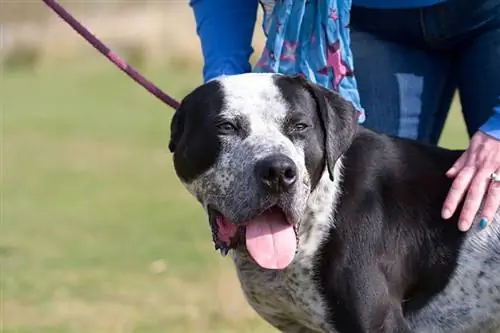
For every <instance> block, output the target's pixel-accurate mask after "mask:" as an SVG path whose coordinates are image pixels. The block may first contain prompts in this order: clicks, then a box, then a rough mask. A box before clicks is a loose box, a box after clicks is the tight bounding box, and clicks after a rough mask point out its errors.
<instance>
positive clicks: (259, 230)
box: [246, 210, 297, 269]
mask: <svg viewBox="0 0 500 333" xmlns="http://www.w3.org/2000/svg"><path fill="white" fill-rule="evenodd" d="M246 245H247V250H248V252H250V255H251V256H252V258H253V259H254V260H255V261H256V262H257V264H259V265H260V266H261V267H263V268H267V269H283V268H286V267H287V266H288V265H289V264H290V263H291V262H292V260H293V257H294V256H295V250H296V249H297V241H296V238H295V231H294V230H293V227H292V226H291V225H290V224H289V223H288V222H287V221H286V219H285V216H284V215H283V213H282V212H280V211H276V210H272V211H267V212H265V213H264V214H262V215H260V216H259V217H257V218H256V219H255V220H252V221H249V222H248V224H247V230H246Z"/></svg>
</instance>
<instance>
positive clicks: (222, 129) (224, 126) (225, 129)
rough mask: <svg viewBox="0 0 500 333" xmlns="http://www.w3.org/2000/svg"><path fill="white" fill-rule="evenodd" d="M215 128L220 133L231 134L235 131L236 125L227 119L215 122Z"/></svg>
mask: <svg viewBox="0 0 500 333" xmlns="http://www.w3.org/2000/svg"><path fill="white" fill-rule="evenodd" d="M217 128H218V129H219V133H221V134H233V133H235V132H236V131H237V129H236V125H234V124H232V123H230V122H229V121H224V122H221V123H219V124H217Z"/></svg>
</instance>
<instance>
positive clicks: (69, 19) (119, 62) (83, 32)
mask: <svg viewBox="0 0 500 333" xmlns="http://www.w3.org/2000/svg"><path fill="white" fill-rule="evenodd" d="M42 1H43V2H45V4H46V5H47V6H49V7H50V8H51V9H52V10H53V11H54V12H56V14H57V15H59V17H61V18H62V19H63V20H64V21H66V23H68V24H69V25H70V26H71V27H72V28H73V29H74V30H75V31H76V32H78V34H80V36H82V37H83V38H85V40H86V41H87V42H89V43H90V44H92V46H93V47H95V48H96V49H97V50H98V51H99V52H101V53H102V54H103V55H104V56H106V58H108V59H109V60H110V61H111V62H113V63H114V64H115V65H116V66H117V67H118V68H120V69H121V70H122V71H124V72H125V73H126V74H127V75H128V76H130V77H131V78H132V79H133V80H134V81H135V82H137V83H139V84H140V85H141V86H143V87H144V88H145V89H146V90H147V91H149V92H150V93H152V94H153V95H155V96H156V97H158V98H159V99H160V100H161V101H163V102H164V103H165V104H167V105H168V106H170V107H171V108H173V109H174V110H176V109H177V108H178V107H179V102H178V101H176V100H175V99H173V98H172V97H170V96H169V95H167V94H165V93H164V92H163V91H161V90H160V89H159V88H158V87H157V86H156V85H154V84H153V83H152V82H151V81H149V80H148V79H146V78H145V77H144V76H142V75H141V74H140V73H139V72H138V71H137V70H135V69H134V68H133V67H132V66H130V65H129V64H128V63H127V62H126V61H124V60H123V59H121V58H120V57H119V56H118V55H117V54H116V53H115V52H113V51H112V50H110V49H109V48H108V47H107V46H106V45H104V43H102V42H101V41H100V40H99V39H98V38H97V37H96V36H94V35H93V34H92V33H91V32H90V31H88V30H87V29H86V28H85V27H84V26H83V25H82V24H81V23H80V22H78V21H77V20H76V19H75V18H74V17H73V16H72V15H71V14H70V13H68V11H66V9H64V8H63V7H62V6H61V5H60V4H59V3H57V1H56V0H42Z"/></svg>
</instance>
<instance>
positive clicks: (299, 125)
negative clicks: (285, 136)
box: [292, 123, 309, 132]
mask: <svg viewBox="0 0 500 333" xmlns="http://www.w3.org/2000/svg"><path fill="white" fill-rule="evenodd" d="M308 127H309V125H307V124H305V123H297V124H295V125H294V126H293V129H292V130H293V131H294V132H302V131H303V130H305V129H306V128H308Z"/></svg>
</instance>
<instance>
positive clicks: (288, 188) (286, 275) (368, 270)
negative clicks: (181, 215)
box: [170, 74, 500, 333]
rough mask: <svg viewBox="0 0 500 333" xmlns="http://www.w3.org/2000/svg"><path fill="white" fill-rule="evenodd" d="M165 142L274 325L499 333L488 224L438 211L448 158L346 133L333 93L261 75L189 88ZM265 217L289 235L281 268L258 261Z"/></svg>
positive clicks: (497, 247) (499, 266)
mask: <svg viewBox="0 0 500 333" xmlns="http://www.w3.org/2000/svg"><path fill="white" fill-rule="evenodd" d="M170 148H171V150H172V151H173V152H174V164H175V168H176V171H177V174H178V176H179V178H180V179H181V181H182V182H183V183H184V184H185V186H186V187H187V188H188V189H189V190H190V191H191V193H193V195H195V196H196V197H197V198H198V200H199V201H200V202H201V203H202V205H203V206H204V208H205V209H206V210H207V213H208V214H209V217H210V223H211V226H212V232H213V235H214V241H215V243H216V246H217V247H220V248H221V251H223V253H226V252H227V251H228V250H229V249H233V258H234V262H235V265H236V269H237V273H238V277H239V279H240V282H241V286H242V289H243V291H244V293H245V296H246V298H247V300H248V302H249V303H250V305H251V306H252V307H253V308H254V309H255V311H256V312H257V313H258V314H259V315H260V316H261V317H263V318H264V319H265V320H267V321H268V322H269V323H271V324H272V325H274V326H275V327H276V328H278V329H279V330H281V331H283V332H289V333H293V332H318V333H319V332H340V333H357V332H360V333H361V332H432V333H434V332H435V333H438V332H439V333H441V332H442V333H445V332H450V333H468V332H471V333H475V332H477V333H479V332H482V333H497V331H498V330H500V216H499V215H498V214H497V216H496V219H495V221H492V223H491V224H490V226H489V227H488V228H486V229H485V230H479V228H478V226H477V223H476V224H475V225H474V226H473V228H472V229H471V230H470V231H469V232H467V233H462V232H460V231H458V229H457V226H456V225H457V221H456V216H457V214H455V216H454V217H453V218H452V219H450V220H449V221H445V220H442V219H441V217H440V208H441V205H442V203H443V201H444V198H445V196H446V194H447V192H448V190H449V188H450V185H451V181H450V180H449V179H448V178H446V176H445V175H444V174H445V172H446V170H448V169H449V168H450V167H451V165H452V164H453V163H454V161H455V160H456V159H457V158H458V156H459V155H460V152H459V151H448V150H444V149H440V148H435V147H430V146H423V145H420V144H417V143H415V142H412V141H408V140H402V139H396V138H391V137H387V136H384V135H379V134H375V133H373V132H371V131H368V130H366V129H363V128H361V127H359V128H358V126H357V125H356V114H355V111H354V110H353V109H352V106H350V105H349V104H348V103H346V102H345V101H344V100H342V99H341V98H340V97H339V96H338V95H336V94H334V93H331V92H328V91H326V90H324V89H322V88H320V87H318V86H316V85H312V84H310V83H308V82H306V81H304V80H303V79H300V78H289V77H285V76H276V75H267V74H246V75H241V76H233V77H227V78H224V79H222V80H219V81H213V82H211V83H209V84H206V85H204V86H202V87H200V88H198V89H197V90H195V91H194V92H193V93H192V94H190V95H189V96H188V97H186V99H185V100H184V101H183V103H182V105H181V108H180V109H179V110H178V111H177V113H176V116H175V117H174V120H173V123H172V139H171V144H170ZM263 164H264V173H263V171H262V170H263V169H262V168H263V167H262V165H263ZM270 165H271V167H270ZM270 168H271V169H270ZM269 170H271V171H273V173H271V174H270V173H269ZM281 171H282V172H281ZM276 172H277V173H276ZM276 207H277V208H276ZM276 210H279V211H280V212H281V213H280V214H281V215H279V216H284V217H285V218H286V221H288V222H289V223H290V225H293V230H294V231H295V234H296V237H297V240H296V242H297V247H296V252H295V255H294V256H293V260H291V262H290V263H289V264H287V265H285V264H283V262H285V261H286V259H287V258H288V257H286V255H285V254H288V253H290V250H287V249H285V250H286V251H285V250H283V251H281V252H283V253H285V254H281V252H280V251H279V249H277V250H276V249H275V252H273V253H274V254H269V256H268V257H271V259H275V261H272V260H271V261H269V260H270V259H269V258H268V257H265V256H264V259H263V257H262V253H259V251H258V249H257V250H256V249H255V248H254V245H253V244H254V242H253V240H252V239H251V237H252V236H251V235H253V234H254V233H255V230H254V229H256V228H254V227H252V225H253V224H259V225H260V226H261V227H262V225H268V224H269V225H274V224H273V223H275V222H274V220H272V219H271V218H274V219H278V217H279V216H278V215H277V214H278V213H276ZM262 216H264V217H262ZM266 216H267V217H266ZM276 216H278V217H276ZM266 218H267V220H266ZM262 220H264V222H262ZM268 220H269V221H268ZM271 220H272V221H271ZM228 221H229V222H228ZM273 228H274V227H273ZM283 228H284V229H286V230H285V231H283V234H285V233H287V232H289V230H288V229H291V228H287V227H283ZM269 233H271V232H269ZM269 233H268V234H269ZM249 234H250V236H249ZM268 234H266V235H268ZM275 234H276V235H275ZM278 234H279V232H275V231H272V235H273V241H275V242H277V241H278V240H279V239H280V238H279V237H278V236H279V235H278ZM228 235H229V236H228ZM245 237H246V243H243V239H244V238H245ZM256 237H257V236H256ZM259 237H260V236H259ZM262 237H264V236H262ZM283 237H284V236H283ZM279 244H280V243H275V247H279V246H281V245H279ZM286 244H288V245H289V242H288V243H286ZM263 246H264V245H263ZM282 247H286V246H285V245H282ZM278 259H279V260H278ZM266 260H267V261H266ZM286 262H287V263H288V261H286ZM266 265H269V267H275V268H278V267H279V268H280V269H269V268H263V267H267V266H266ZM285 266H286V267H285Z"/></svg>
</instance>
